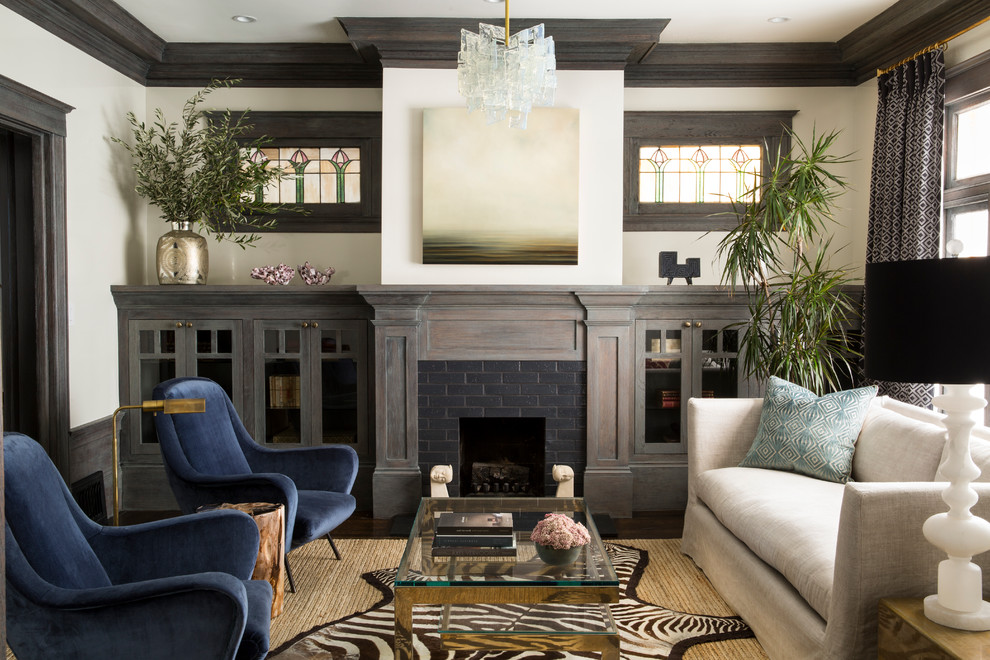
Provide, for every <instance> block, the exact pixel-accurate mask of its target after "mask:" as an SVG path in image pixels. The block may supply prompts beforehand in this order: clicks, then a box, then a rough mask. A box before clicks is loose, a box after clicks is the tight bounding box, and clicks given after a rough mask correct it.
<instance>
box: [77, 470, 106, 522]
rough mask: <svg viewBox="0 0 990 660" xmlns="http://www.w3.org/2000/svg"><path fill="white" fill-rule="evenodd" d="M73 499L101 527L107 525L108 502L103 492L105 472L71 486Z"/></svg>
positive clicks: (101, 471) (87, 477)
mask: <svg viewBox="0 0 990 660" xmlns="http://www.w3.org/2000/svg"><path fill="white" fill-rule="evenodd" d="M69 490H70V491H71V492H72V497H74V498H76V503H77V504H78V505H79V508H80V509H82V510H83V513H85V514H86V515H87V516H89V517H90V519H91V520H93V521H94V522H97V523H99V524H101V525H105V524H106V523H107V500H106V495H105V493H104V491H103V470H98V471H97V472H94V473H93V474H91V475H89V476H86V477H83V478H82V479H80V480H79V481H76V482H74V483H73V484H72V485H71V486H69Z"/></svg>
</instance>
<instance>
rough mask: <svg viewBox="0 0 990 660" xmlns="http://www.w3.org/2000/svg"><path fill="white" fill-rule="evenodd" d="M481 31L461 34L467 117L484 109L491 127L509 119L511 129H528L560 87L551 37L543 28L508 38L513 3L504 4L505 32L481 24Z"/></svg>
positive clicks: (460, 78) (460, 83) (460, 87)
mask: <svg viewBox="0 0 990 660" xmlns="http://www.w3.org/2000/svg"><path fill="white" fill-rule="evenodd" d="M478 32H479V33H478V34H475V33H473V32H469V31H468V30H461V51H460V52H459V53H458V54H457V91H458V92H459V93H460V95H461V96H463V97H464V98H466V99H467V107H468V112H474V111H475V110H478V109H479V108H481V109H484V111H485V115H486V116H487V118H488V123H489V124H492V123H494V122H497V121H502V120H503V119H505V118H506V116H508V118H509V126H512V127H513V128H526V118H527V116H528V115H529V111H530V110H532V109H533V106H534V105H537V106H551V105H553V97H554V90H556V88H557V73H556V71H557V58H556V56H555V55H554V46H553V37H545V36H544V34H543V24H542V23H540V24H539V25H536V26H533V27H531V28H529V29H527V30H522V31H521V32H519V33H517V34H513V35H512V36H508V35H509V0H505V28H502V27H501V26H497V25H488V24H487V23H479V24H478ZM507 37H508V38H507Z"/></svg>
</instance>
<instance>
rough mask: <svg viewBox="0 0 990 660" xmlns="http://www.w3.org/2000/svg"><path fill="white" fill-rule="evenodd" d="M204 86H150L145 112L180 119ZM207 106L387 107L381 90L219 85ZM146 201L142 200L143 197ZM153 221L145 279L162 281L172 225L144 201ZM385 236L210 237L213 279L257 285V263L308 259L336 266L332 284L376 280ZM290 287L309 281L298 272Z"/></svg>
mask: <svg viewBox="0 0 990 660" xmlns="http://www.w3.org/2000/svg"><path fill="white" fill-rule="evenodd" d="M198 91H199V88H187V87H180V88H166V87H150V88H148V90H147V104H146V106H145V105H143V106H142V111H144V112H147V114H148V116H151V115H152V114H153V113H154V111H155V109H156V108H161V109H162V110H163V111H164V112H165V117H166V119H168V120H169V121H178V120H179V119H180V117H181V113H182V105H183V104H184V103H185V101H186V99H188V98H189V97H190V96H192V95H193V94H195V93H196V92H198ZM203 107H204V108H206V109H217V108H230V109H232V110H244V109H249V110H258V111H284V110H304V111H378V110H381V109H382V90H380V89H268V88H264V89H258V88H253V89H252V88H247V87H245V88H238V87H234V88H233V89H223V90H218V91H216V92H213V93H212V94H210V95H209V96H208V97H207V99H206V101H205V102H204V103H203ZM142 204H143V202H142ZM144 206H145V207H146V209H147V212H148V218H149V221H148V222H147V223H145V230H146V236H145V239H144V250H143V253H142V254H143V256H144V263H143V268H142V273H143V278H142V280H141V281H140V282H137V283H143V284H157V282H158V276H157V274H156V271H155V246H156V244H157V241H158V237H159V236H161V235H162V234H164V233H165V232H166V231H168V230H169V229H170V226H169V225H168V224H167V223H166V222H164V221H163V220H160V219H159V213H158V209H157V208H155V207H149V206H148V205H147V204H144ZM380 244H381V240H380V236H379V234H323V233H314V234H299V233H267V234H264V236H263V237H262V239H261V241H259V242H258V243H257V245H256V246H255V247H253V248H248V249H246V250H242V249H241V248H239V247H237V246H236V245H234V244H232V243H230V242H227V241H224V242H222V243H217V242H216V241H215V240H213V239H212V238H211V239H210V241H209V250H210V276H209V284H257V285H259V286H268V285H267V284H264V283H263V282H259V281H258V280H253V279H251V269H252V268H254V267H255V266H263V265H269V264H271V265H277V264H279V263H283V262H284V263H286V264H289V265H290V266H292V267H295V266H297V265H299V264H301V263H303V262H304V261H309V262H310V263H311V264H312V265H314V266H318V267H320V268H326V267H327V266H333V267H334V268H335V269H336V272H335V273H334V275H333V278H332V280H331V282H332V283H333V284H377V283H378V282H379V279H380V277H381V248H380ZM289 286H305V284H303V282H302V280H301V279H300V278H299V277H298V276H296V277H295V278H294V279H293V281H292V283H291V284H290V285H289Z"/></svg>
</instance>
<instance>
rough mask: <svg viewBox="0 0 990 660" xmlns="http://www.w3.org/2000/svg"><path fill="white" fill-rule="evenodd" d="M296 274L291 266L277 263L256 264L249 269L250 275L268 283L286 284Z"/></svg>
mask: <svg viewBox="0 0 990 660" xmlns="http://www.w3.org/2000/svg"><path fill="white" fill-rule="evenodd" d="M295 276H296V271H294V270H292V266H287V265H285V264H279V265H277V266H258V267H257V268H252V269H251V277H253V278H254V279H256V280H262V281H264V282H267V283H268V284H271V285H275V284H288V283H289V282H291V281H292V278H293V277H295Z"/></svg>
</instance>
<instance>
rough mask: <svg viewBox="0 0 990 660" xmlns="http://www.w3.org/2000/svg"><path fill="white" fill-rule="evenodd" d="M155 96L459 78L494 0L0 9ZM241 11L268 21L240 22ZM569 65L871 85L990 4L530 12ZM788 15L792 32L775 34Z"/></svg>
mask: <svg viewBox="0 0 990 660" xmlns="http://www.w3.org/2000/svg"><path fill="white" fill-rule="evenodd" d="M0 5H4V6H6V7H9V8H10V9H12V10H14V11H16V12H18V13H19V14H21V15H22V16H25V17H27V18H28V19H29V20H31V21H33V22H34V23H36V24H37V25H39V26H41V27H43V28H44V29H46V30H48V31H50V32H52V33H53V34H55V35H57V36H59V37H61V38H62V39H64V40H65V41H67V42H68V43H70V44H72V45H74V46H76V47H78V48H79V49H80V50H82V51H83V52H85V53H88V54H89V55H91V56H93V57H95V58H97V59H98V60H100V61H102V62H104V63H105V64H107V65H108V66H110V67H112V68H114V69H116V70H117V71H120V72H121V73H123V74H125V75H127V76H128V77H130V78H132V79H134V80H136V81H138V82H140V83H141V84H143V85H146V86H159V87H162V86H183V87H189V86H200V85H203V84H206V83H207V82H209V81H210V80H211V79H213V78H237V79H239V80H241V84H242V85H244V86H249V87H283V88H301V87H324V88H348V87H381V85H382V79H383V78H382V76H383V74H382V71H383V68H389V67H413V68H448V69H449V68H454V67H455V66H456V62H457V51H458V48H459V45H460V44H459V34H460V31H461V29H462V28H466V29H470V30H476V29H477V23H478V22H486V23H501V22H502V21H503V20H504V12H505V5H504V4H501V3H500V2H490V1H486V0H168V1H167V2H163V1H162V0H45V1H44V2H39V1H38V0H0ZM235 15H249V16H253V17H255V18H257V21H255V22H252V23H238V22H236V21H234V20H232V17H233V16H235ZM511 15H512V18H513V28H514V29H513V31H518V30H520V29H524V28H526V27H529V26H531V25H533V23H534V22H536V21H537V20H540V21H544V22H545V24H546V28H547V32H548V33H549V34H550V35H551V36H553V37H554V42H555V45H556V53H557V68H558V69H561V70H565V69H579V70H582V69H583V70H594V69H601V70H604V69H612V70H622V71H624V81H625V86H626V87H691V86H696V87H732V86H736V87H739V86H750V87H754V86H755V87H766V86H842V85H858V84H860V83H862V82H864V81H866V80H869V79H870V78H872V77H874V76H875V75H876V71H877V69H880V68H886V67H889V66H891V65H894V64H896V63H897V62H898V61H900V60H902V59H905V58H909V57H911V55H912V54H914V53H917V52H919V51H921V50H923V49H925V48H928V47H930V46H931V45H932V44H934V43H936V42H938V41H941V40H944V39H946V38H949V37H951V35H953V34H956V33H958V32H960V31H964V30H966V29H967V28H968V27H971V26H972V25H973V24H974V23H976V22H978V21H979V20H981V19H983V18H986V17H988V16H990V1H988V0H896V1H895V0H748V1H744V0H693V1H692V0H688V1H685V0H611V2H600V1H598V2H592V0H516V2H515V3H513V4H512V6H511ZM774 17H785V18H787V19H788V20H786V21H782V22H773V23H772V22H770V21H769V19H771V18H774Z"/></svg>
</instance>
